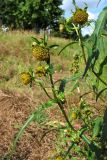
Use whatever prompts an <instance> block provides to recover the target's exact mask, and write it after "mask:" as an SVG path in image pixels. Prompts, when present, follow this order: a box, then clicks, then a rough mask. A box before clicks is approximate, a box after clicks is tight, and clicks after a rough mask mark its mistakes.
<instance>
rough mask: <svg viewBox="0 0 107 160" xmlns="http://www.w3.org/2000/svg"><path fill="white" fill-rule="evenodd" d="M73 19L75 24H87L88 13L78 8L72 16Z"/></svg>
mask: <svg viewBox="0 0 107 160" xmlns="http://www.w3.org/2000/svg"><path fill="white" fill-rule="evenodd" d="M72 21H73V23H75V24H80V25H82V24H85V23H86V22H87V21H88V13H87V12H86V11H85V10H83V9H81V8H78V9H77V10H76V12H75V13H74V15H73V17H72Z"/></svg>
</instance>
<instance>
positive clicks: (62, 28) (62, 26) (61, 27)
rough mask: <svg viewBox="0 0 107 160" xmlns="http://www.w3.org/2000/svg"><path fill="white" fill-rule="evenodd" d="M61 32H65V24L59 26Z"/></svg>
mask: <svg viewBox="0 0 107 160" xmlns="http://www.w3.org/2000/svg"><path fill="white" fill-rule="evenodd" d="M59 31H60V32H63V31H64V24H60V25H59Z"/></svg>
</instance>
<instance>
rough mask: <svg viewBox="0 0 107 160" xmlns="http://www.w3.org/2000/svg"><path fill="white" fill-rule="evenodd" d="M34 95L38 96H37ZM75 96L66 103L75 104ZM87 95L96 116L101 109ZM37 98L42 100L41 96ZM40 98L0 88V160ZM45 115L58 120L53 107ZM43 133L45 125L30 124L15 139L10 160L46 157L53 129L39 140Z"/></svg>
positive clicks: (52, 141)
mask: <svg viewBox="0 0 107 160" xmlns="http://www.w3.org/2000/svg"><path fill="white" fill-rule="evenodd" d="M38 96H39V97H40V95H38ZM75 97H76V96H75V95H74V97H73V99H70V100H69V104H74V103H78V99H77V98H75ZM90 98H91V99H90V100H89V101H90V103H91V105H93V106H94V107H95V108H96V109H97V112H96V114H97V115H99V114H100V113H101V111H102V108H101V104H100V106H99V105H98V103H95V101H93V100H92V97H90ZM39 99H40V98H39ZM41 99H43V97H42V96H41ZM41 99H40V101H39V100H38V99H34V100H33V99H32V97H30V95H27V94H23V93H18V92H12V91H7V90H0V160H8V159H6V158H5V157H6V156H7V154H8V153H9V150H10V148H11V145H12V142H13V139H14V137H15V136H16V134H17V132H18V131H19V128H20V127H21V126H22V125H23V124H24V122H25V121H26V120H27V118H28V116H29V115H30V114H31V113H32V112H33V111H34V110H35V109H36V107H37V106H38V104H40V103H41ZM88 99H89V97H88ZM43 101H44V99H43ZM45 101H46V99H45ZM98 106H99V107H98ZM99 112H100V113H99ZM49 114H50V117H51V118H54V119H55V120H56V117H55V116H57V118H58V119H59V118H60V119H61V116H60V113H59V112H58V114H57V113H56V110H54V109H53V110H52V112H50V113H49ZM58 116H59V117H58ZM45 132H47V130H46V128H41V127H40V125H38V124H37V123H36V122H33V123H31V125H30V126H29V127H28V128H27V129H26V130H25V132H24V134H23V136H22V137H21V139H20V140H19V141H18V144H17V147H16V152H15V154H14V156H13V157H12V160H49V157H50V155H51V154H52V152H53V151H54V150H55V141H56V138H57V131H54V132H49V133H48V134H46V136H45V137H44V138H43V139H42V141H41V142H40V139H41V137H42V136H43V135H44V133H45Z"/></svg>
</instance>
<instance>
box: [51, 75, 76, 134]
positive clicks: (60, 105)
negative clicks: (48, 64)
mask: <svg viewBox="0 0 107 160" xmlns="http://www.w3.org/2000/svg"><path fill="white" fill-rule="evenodd" d="M49 76H50V82H51V87H52V92H53V96H54V98H55V99H56V101H57V104H58V106H59V108H60V110H61V111H62V114H63V116H64V118H65V120H66V122H67V123H68V125H69V127H70V128H71V129H72V130H73V131H75V129H74V127H73V126H72V125H71V123H70V121H69V119H68V116H67V114H66V112H65V110H64V107H63V104H62V103H61V102H60V101H59V99H58V97H57V95H56V93H55V86H54V82H53V77H52V75H51V74H49Z"/></svg>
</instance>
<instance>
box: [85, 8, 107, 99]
mask: <svg viewBox="0 0 107 160" xmlns="http://www.w3.org/2000/svg"><path fill="white" fill-rule="evenodd" d="M106 23H107V7H106V8H104V9H103V11H102V12H101V13H100V15H99V17H98V20H97V22H96V25H95V30H94V32H93V34H92V36H91V37H90V41H89V43H90V45H91V46H92V47H90V46H88V60H87V63H86V68H85V71H84V74H83V77H84V76H85V75H86V73H87V71H88V70H89V69H91V71H92V73H93V74H94V79H95V81H96V82H95V83H94V84H93V86H94V89H95V90H94V91H95V92H96V94H97V98H96V99H98V98H99V95H101V94H102V93H103V92H104V91H105V90H106V88H105V87H106V86H107V83H106V81H107V77H105V74H106V71H107V70H106V67H107V56H106V50H105V42H104V37H103V36H102V35H103V34H107V31H106ZM102 88H103V89H102ZM99 90H100V91H99Z"/></svg>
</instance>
